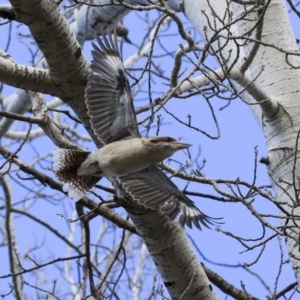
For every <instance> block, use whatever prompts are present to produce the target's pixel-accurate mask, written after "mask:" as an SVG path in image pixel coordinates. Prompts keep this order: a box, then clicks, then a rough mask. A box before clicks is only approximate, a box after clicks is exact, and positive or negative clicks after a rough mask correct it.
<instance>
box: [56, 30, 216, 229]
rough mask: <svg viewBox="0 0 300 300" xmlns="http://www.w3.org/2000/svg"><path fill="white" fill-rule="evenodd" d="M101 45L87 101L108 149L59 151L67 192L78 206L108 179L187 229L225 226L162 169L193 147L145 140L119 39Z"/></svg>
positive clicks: (93, 64)
mask: <svg viewBox="0 0 300 300" xmlns="http://www.w3.org/2000/svg"><path fill="white" fill-rule="evenodd" d="M97 42H98V45H96V44H94V43H93V48H94V50H93V51H92V56H93V60H92V62H91V70H92V73H91V74H90V75H89V76H88V84H87V88H86V90H85V99H86V100H85V101H86V105H87V110H88V115H89V116H90V122H91V126H92V129H93V130H94V133H95V135H96V136H97V138H98V139H99V140H100V141H101V142H102V143H103V145H104V146H103V147H101V148H100V149H98V150H96V151H94V152H87V151H78V150H70V149H56V150H54V151H53V162H54V171H55V173H56V175H57V177H58V178H59V180H61V181H62V182H63V183H64V184H63V190H64V191H65V192H67V193H68V196H69V197H70V198H72V199H74V200H75V201H78V200H80V199H81V198H82V197H84V195H85V194H86V193H87V192H88V191H89V190H90V189H91V188H92V187H93V186H94V185H95V184H96V183H97V182H98V181H99V179H100V178H101V177H103V176H104V177H106V178H108V179H109V180H110V181H114V180H117V182H118V183H119V184H120V185H121V186H122V188H123V189H124V190H125V191H126V192H127V193H128V194H129V195H130V196H131V197H132V198H133V199H134V200H136V201H137V203H139V204H141V205H143V206H144V207H146V208H150V209H153V210H160V211H161V212H163V213H164V214H165V215H166V216H167V217H169V218H170V219H171V220H173V219H175V217H176V216H177V215H178V214H180V213H181V214H180V217H179V222H180V224H181V225H182V226H184V225H187V226H188V227H190V228H192V224H194V226H196V227H197V228H199V229H201V226H200V224H202V225H204V226H206V227H209V225H216V224H219V222H218V221H217V220H219V218H211V217H209V216H207V215H206V214H204V213H202V212H201V211H200V210H199V209H198V208H197V207H196V206H195V204H194V202H193V201H192V200H190V199H189V198H188V197H186V196H185V195H184V194H183V193H182V192H181V191H179V189H178V188H177V186H176V185H175V184H174V183H173V182H172V181H171V180H170V179H169V178H168V177H167V176H166V175H165V174H164V173H163V172H162V171H161V170H160V169H159V168H158V167H157V166H156V164H157V163H159V162H161V161H163V160H164V159H166V158H168V157H170V156H171V155H173V154H174V153H175V152H176V151H178V150H181V149H185V148H188V147H190V146H191V145H190V144H185V143H181V142H180V141H177V140H175V139H173V138H171V137H166V136H155V137H150V138H141V136H140V134H139V131H138V126H137V121H136V116H135V113H134V107H133V99H132V94H131V89H130V86H129V83H128V80H127V77H126V73H125V70H124V66H123V62H122V60H121V56H120V52H119V49H118V46H117V39H116V35H114V36H112V35H108V37H106V36H105V35H103V37H102V40H101V39H100V38H99V37H97Z"/></svg>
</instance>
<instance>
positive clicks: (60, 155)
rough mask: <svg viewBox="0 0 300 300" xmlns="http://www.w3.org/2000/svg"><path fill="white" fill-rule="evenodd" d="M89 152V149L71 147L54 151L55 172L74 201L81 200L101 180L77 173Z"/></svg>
mask: <svg viewBox="0 0 300 300" xmlns="http://www.w3.org/2000/svg"><path fill="white" fill-rule="evenodd" d="M89 154H90V152H87V151H79V150H69V149H56V150H54V151H53V152H52V155H53V168H54V172H55V174H56V176H57V177H58V179H59V180H60V181H62V182H63V183H64V185H63V191H64V192H67V193H68V196H69V197H70V198H72V199H73V200H74V201H78V200H80V199H81V198H82V197H83V196H84V195H85V194H86V193H87V192H88V191H89V190H90V189H91V188H92V187H93V186H94V185H95V184H96V183H97V182H98V181H99V177H94V176H79V175H77V169H78V168H79V167H80V165H81V164H82V163H83V162H84V161H85V160H86V158H87V157H88V155H89Z"/></svg>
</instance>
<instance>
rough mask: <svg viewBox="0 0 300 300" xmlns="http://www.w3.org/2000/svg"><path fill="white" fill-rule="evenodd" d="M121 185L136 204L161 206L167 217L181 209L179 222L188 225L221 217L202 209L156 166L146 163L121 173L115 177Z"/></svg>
mask: <svg viewBox="0 0 300 300" xmlns="http://www.w3.org/2000/svg"><path fill="white" fill-rule="evenodd" d="M117 180H118V181H119V182H120V183H121V184H122V187H123V188H124V189H125V190H126V192H127V193H129V194H130V196H131V197H132V198H134V199H135V200H136V201H137V202H138V203H139V204H141V205H143V206H145V207H147V208H151V209H153V210H157V209H159V210H161V211H162V212H163V213H164V214H165V215H167V216H168V217H169V218H170V219H171V220H173V219H174V218H175V217H176V216H177V215H178V214H179V212H180V211H181V212H182V214H181V215H180V217H179V222H180V224H181V225H182V226H184V225H185V224H186V225H187V226H188V227H190V228H192V224H194V225H195V226H196V227H197V228H198V229H201V226H200V224H202V225H204V226H205V227H208V228H209V225H218V224H221V223H220V222H218V220H219V219H221V218H212V217H209V216H207V215H206V214H204V213H202V212H201V211H200V210H199V209H198V208H197V207H196V206H195V204H194V202H193V201H192V200H190V199H189V198H188V197H186V196H185V195H184V194H183V193H182V192H180V191H179V190H178V188H177V186H176V185H175V184H174V183H173V182H172V181H171V180H170V179H169V178H168V177H167V176H166V175H165V174H164V173H163V172H162V171H161V170H160V169H158V168H157V167H156V166H152V167H149V168H148V169H145V170H143V171H140V172H138V173H133V174H128V175H122V176H119V177H118V178H117Z"/></svg>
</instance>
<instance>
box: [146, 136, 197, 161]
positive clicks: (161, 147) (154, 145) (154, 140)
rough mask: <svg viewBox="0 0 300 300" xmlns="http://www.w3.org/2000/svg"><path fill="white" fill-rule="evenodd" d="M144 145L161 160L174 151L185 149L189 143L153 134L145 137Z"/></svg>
mask: <svg viewBox="0 0 300 300" xmlns="http://www.w3.org/2000/svg"><path fill="white" fill-rule="evenodd" d="M145 142H146V143H145V144H146V146H147V147H148V148H149V149H150V150H151V152H153V154H154V153H155V156H158V157H159V159H158V161H162V160H164V159H166V158H168V157H170V156H172V155H173V154H174V153H175V152H176V151H178V150H181V149H186V148H188V147H190V146H192V145H191V144H185V143H181V142H179V141H177V140H175V139H173V138H171V137H168V136H155V137H151V138H148V139H145Z"/></svg>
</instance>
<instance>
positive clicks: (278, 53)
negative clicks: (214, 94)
mask: <svg viewBox="0 0 300 300" xmlns="http://www.w3.org/2000/svg"><path fill="white" fill-rule="evenodd" d="M208 3H209V4H208ZM183 7H184V12H185V14H186V16H187V18H188V19H189V20H190V21H191V22H192V24H193V25H194V26H195V28H196V29H197V30H198V32H199V33H200V34H201V35H202V37H203V38H204V39H207V40H208V41H209V39H210V38H212V37H214V38H215V39H216V40H217V41H218V42H220V44H221V45H222V44H223V46H224V48H223V49H222V51H221V52H220V53H218V54H217V57H218V58H219V60H220V61H222V57H221V56H223V58H229V59H228V61H227V62H226V66H227V67H229V68H230V67H231V63H232V62H233V61H234V60H235V59H236V58H237V63H235V65H234V69H233V70H232V72H231V74H230V75H229V77H230V78H231V79H233V80H235V84H234V86H235V88H236V90H237V91H238V92H242V91H243V89H244V88H245V87H246V92H244V93H242V94H241V97H242V99H243V100H244V101H245V102H247V103H257V104H258V105H249V108H250V109H252V111H253V113H254V115H255V117H256V119H257V121H258V123H259V124H260V125H261V128H262V130H263V132H264V135H265V137H266V144H267V149H268V158H269V165H268V171H269V174H270V177H271V179H272V182H273V187H274V190H275V192H276V197H277V201H278V203H281V206H282V207H283V208H284V210H285V211H286V212H287V213H288V215H287V214H285V213H282V226H283V228H282V229H281V230H280V232H281V233H282V235H286V237H287V239H286V240H287V246H288V249H289V253H290V260H291V261H292V264H293V268H294V270H295V273H296V276H297V278H298V282H299V283H300V269H299V258H300V253H299V234H300V231H299V224H300V222H299V212H300V208H299V196H298V194H299V175H300V174H299V170H300V169H299V156H300V153H299V151H298V147H297V146H299V145H298V144H297V143H299V142H298V141H297V134H298V132H299V130H300V118H299V113H300V105H299V101H298V99H299V98H300V89H299V82H300V70H299V69H297V68H298V67H299V66H300V57H299V53H298V47H297V44H296V39H295V37H294V34H293V31H292V28H291V25H290V21H289V16H288V13H287V9H286V7H285V3H284V1H283V0H272V1H270V3H269V5H268V7H267V9H266V11H265V13H264V15H263V25H262V28H261V29H260V28H259V26H258V29H257V30H261V33H260V35H261V38H260V41H259V40H258V44H260V45H259V47H257V49H255V48H253V47H254V42H253V41H248V42H247V43H246V44H245V45H244V44H243V43H244V42H245V39H244V38H240V39H237V40H240V44H241V45H243V46H240V47H239V54H238V52H237V46H236V44H235V43H234V42H233V40H229V41H227V40H226V37H227V36H229V35H228V27H227V28H226V29H223V30H221V31H220V32H218V33H217V37H216V36H214V34H215V32H214V31H213V30H210V27H209V26H210V25H209V24H208V22H207V18H206V17H205V16H204V14H206V15H207V16H208V19H209V21H210V24H213V25H214V24H217V26H216V30H217V29H221V28H223V27H224V25H226V23H227V22H232V21H233V20H237V19H239V17H240V16H241V15H242V14H244V13H245V10H244V9H245V6H242V5H239V4H236V3H235V4H234V5H232V6H231V7H229V8H228V5H227V2H226V1H220V0H210V1H209V2H208V1H206V0H194V1H190V0H188V1H187V0H186V1H183ZM211 7H212V9H213V11H214V12H213V13H212V10H211ZM246 8H247V9H248V10H250V8H251V6H246ZM228 9H229V11H230V13H233V19H232V20H231V19H229V20H228V19H226V20H225V22H224V24H222V23H221V22H220V21H218V20H217V19H216V18H215V17H214V14H216V15H217V16H218V17H219V18H220V19H223V17H224V15H225V11H226V10H228ZM229 11H228V14H227V16H230V13H229ZM250 16H251V17H252V18H254V17H256V19H258V14H257V13H251V14H249V15H248V18H249V17H250ZM214 21H215V22H214ZM254 24H256V22H251V21H249V22H246V21H239V22H238V23H237V24H233V25H232V26H230V31H231V33H232V36H230V37H231V38H232V37H242V34H244V33H245V32H248V30H250V29H251V28H253V26H254ZM256 34H257V33H256V30H253V31H252V32H251V34H250V35H248V37H249V38H252V39H257V35H256ZM258 35H259V34H258ZM218 37H219V38H218ZM217 41H214V42H213V43H212V45H211V46H212V48H213V49H215V50H218V49H219V48H220V44H218V42H217ZM251 51H252V52H251ZM286 52H288V53H290V54H291V55H286ZM250 54H251V55H254V57H253V60H252V61H251V63H250V65H249V67H248V69H247V70H241V68H242V67H241V66H242V64H243V62H244V61H245V59H249V56H250ZM292 54H296V55H292ZM286 60H287V61H288V62H289V64H287V62H286ZM293 67H294V68H293ZM237 68H239V69H238V70H236V69H237ZM238 71H241V73H239V72H238ZM236 74H239V76H236ZM241 77H242V78H241ZM245 78H248V79H250V80H248V81H247V82H248V83H250V82H251V80H254V82H253V83H251V84H249V85H246V86H245V85H244V86H241V84H242V82H243V80H244V79H245ZM254 91H256V92H257V93H256V92H254ZM262 95H265V96H266V97H265V98H264V97H262ZM243 125H244V126H247V124H241V126H243ZM287 219H288V220H287Z"/></svg>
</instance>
